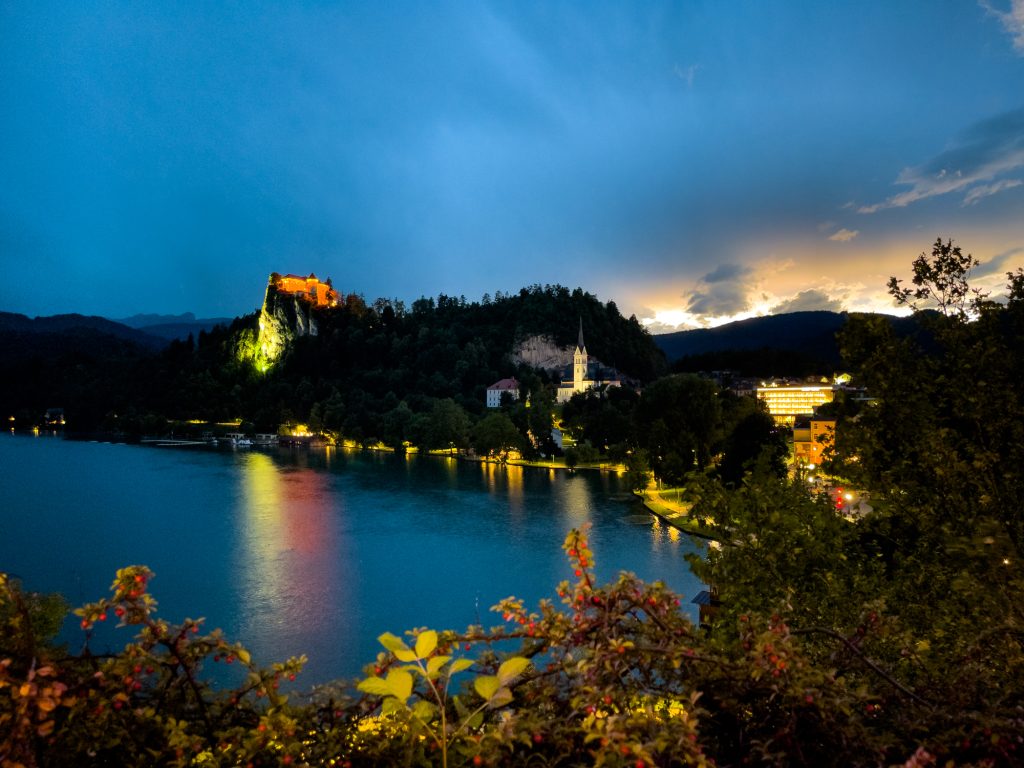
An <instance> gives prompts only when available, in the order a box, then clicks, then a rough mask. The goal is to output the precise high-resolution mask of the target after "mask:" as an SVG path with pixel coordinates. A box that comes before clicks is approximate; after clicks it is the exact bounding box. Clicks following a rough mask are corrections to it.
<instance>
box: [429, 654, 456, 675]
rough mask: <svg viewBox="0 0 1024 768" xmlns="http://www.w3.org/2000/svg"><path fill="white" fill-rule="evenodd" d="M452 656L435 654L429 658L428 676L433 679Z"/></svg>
mask: <svg viewBox="0 0 1024 768" xmlns="http://www.w3.org/2000/svg"><path fill="white" fill-rule="evenodd" d="M450 658H451V656H435V657H434V658H432V659H427V677H429V678H431V679H433V678H434V677H436V676H437V673H438V672H440V671H441V667H443V666H444V665H445V664H446V663H447V662H448V659H450Z"/></svg>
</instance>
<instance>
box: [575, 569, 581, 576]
mask: <svg viewBox="0 0 1024 768" xmlns="http://www.w3.org/2000/svg"><path fill="white" fill-rule="evenodd" d="M582 575H583V571H581V570H580V569H579V568H577V569H576V576H577V577H579V576H582Z"/></svg>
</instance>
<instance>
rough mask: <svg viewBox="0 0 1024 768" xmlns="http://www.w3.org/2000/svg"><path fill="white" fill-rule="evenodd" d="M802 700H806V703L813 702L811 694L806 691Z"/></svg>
mask: <svg viewBox="0 0 1024 768" xmlns="http://www.w3.org/2000/svg"><path fill="white" fill-rule="evenodd" d="M804 701H806V702H807V703H808V704H813V703H814V697H813V696H811V694H809V693H808V694H807V695H806V696H804Z"/></svg>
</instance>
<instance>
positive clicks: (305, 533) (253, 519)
mask: <svg viewBox="0 0 1024 768" xmlns="http://www.w3.org/2000/svg"><path fill="white" fill-rule="evenodd" d="M303 458H304V457H303ZM324 462H325V466H328V467H329V466H330V462H331V454H330V453H328V454H327V455H326V456H325V458H324ZM300 463H304V462H300ZM239 465H240V469H241V471H240V472H239V474H238V478H239V482H240V484H241V489H242V494H241V496H240V499H239V501H240V504H239V509H238V514H237V516H236V519H237V523H238V529H239V530H238V533H239V541H240V543H241V546H240V547H239V548H238V550H237V552H236V573H237V578H238V580H239V584H240V593H239V594H240V602H241V604H240V606H239V611H240V616H239V618H240V620H241V625H240V629H241V632H242V635H243V636H244V637H247V638H248V637H258V638H259V644H260V645H261V646H264V647H268V648H289V647H292V645H293V643H292V642H291V640H293V639H294V636H295V634H296V631H297V630H299V629H300V628H301V632H302V633H308V632H313V633H318V632H321V631H323V630H324V629H326V628H327V627H328V625H329V624H330V621H331V617H332V616H334V615H336V614H337V613H338V612H339V611H342V612H346V606H347V604H348V603H349V602H350V600H349V595H348V589H347V587H348V585H347V581H348V580H347V578H346V574H345V571H346V563H347V560H348V555H347V552H346V546H345V541H344V538H343V537H341V536H338V535H337V533H338V531H337V528H338V524H339V522H340V521H343V520H344V515H345V509H344V504H343V500H342V499H341V498H339V497H338V496H337V495H336V494H332V493H331V492H330V489H329V487H328V482H327V480H328V479H329V477H330V476H329V475H328V474H326V473H324V472H320V471H317V470H314V469H310V468H308V467H304V466H299V467H297V468H282V467H280V466H279V465H278V464H277V463H275V461H274V460H273V459H272V458H271V457H270V456H268V455H266V454H263V453H248V454H243V455H241V456H240V457H239Z"/></svg>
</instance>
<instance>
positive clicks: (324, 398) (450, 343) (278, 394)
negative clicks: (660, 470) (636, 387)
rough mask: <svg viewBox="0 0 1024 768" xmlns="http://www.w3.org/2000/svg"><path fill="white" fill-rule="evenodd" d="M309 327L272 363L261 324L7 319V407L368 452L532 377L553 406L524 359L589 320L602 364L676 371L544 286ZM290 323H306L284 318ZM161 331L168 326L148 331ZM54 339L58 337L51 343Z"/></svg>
mask: <svg viewBox="0 0 1024 768" xmlns="http://www.w3.org/2000/svg"><path fill="white" fill-rule="evenodd" d="M300 303H301V300H300ZM307 315H308V317H307ZM303 316H304V317H305V318H306V320H307V326H306V328H307V330H308V329H310V328H312V327H313V326H314V325H315V327H316V334H315V335H314V334H312V333H308V334H306V335H303V333H301V332H300V329H299V328H297V327H296V328H295V329H294V330H295V332H294V333H285V334H283V336H284V337H285V339H284V341H285V343H284V346H283V353H282V354H281V355H280V357H279V358H275V359H273V360H267V359H262V360H261V359H260V354H261V353H260V349H261V342H260V339H259V337H258V333H259V330H258V315H256V314H254V315H248V316H246V317H243V318H238V319H236V320H234V321H232V322H231V324H230V325H229V326H224V325H218V326H216V327H214V328H212V329H210V330H209V332H206V333H199V334H193V338H192V339H191V340H189V339H188V338H187V336H186V338H185V339H184V340H175V341H171V342H170V343H169V344H167V343H166V342H165V341H164V340H160V339H155V337H154V336H152V335H151V334H150V333H148V330H149V329H151V328H152V326H150V327H149V328H147V332H144V331H142V330H137V329H132V328H128V327H127V326H125V325H123V324H120V323H114V322H112V321H109V320H104V319H102V318H84V319H67V318H64V319H60V318H41V319H38V320H35V321H33V320H30V319H29V318H26V317H24V316H20V315H5V316H4V318H5V320H4V323H0V331H2V332H3V333H2V335H3V336H4V337H6V338H7V340H8V343H7V344H6V346H0V371H2V372H3V374H4V377H5V380H6V381H5V383H3V384H0V408H3V409H5V410H8V411H9V412H11V413H15V412H17V413H23V412H24V413H27V414H32V413H41V411H40V409H41V408H42V409H45V408H46V407H50V406H60V407H64V408H65V410H66V412H67V414H68V419H69V425H71V426H73V427H74V428H75V429H80V430H92V429H96V428H101V427H102V428H108V429H109V428H117V429H124V428H125V426H124V425H125V419H124V416H123V414H125V413H134V414H138V415H139V416H140V417H141V416H145V417H147V418H148V417H150V416H152V417H158V418H169V419H182V420H185V419H206V420H213V421H225V420H230V419H236V418H242V419H243V420H245V421H246V422H249V423H252V424H255V425H257V426H259V427H260V428H261V429H263V430H273V429H276V428H277V426H278V425H279V424H281V423H284V422H289V421H290V422H298V423H304V424H306V423H308V424H313V425H322V426H324V427H326V428H330V429H335V430H343V431H345V432H346V434H349V435H351V436H353V437H354V438H358V439H364V438H366V439H369V438H371V437H380V436H389V437H392V438H394V437H395V435H396V434H401V433H402V430H403V429H404V428H405V426H407V422H408V421H409V419H410V418H411V417H412V416H417V415H421V414H424V413H427V412H430V411H431V410H432V409H433V408H434V406H435V404H436V403H437V402H438V401H444V400H449V399H450V400H452V401H454V403H456V404H457V405H458V406H459V407H460V408H462V409H463V410H464V411H465V412H466V413H467V414H468V415H469V416H470V417H473V418H477V417H480V416H481V415H483V413H484V410H485V408H484V402H485V394H486V387H487V386H488V385H489V384H491V383H493V382H494V381H497V380H498V379H500V378H505V377H508V376H518V377H520V378H521V379H522V380H523V381H524V384H525V386H526V387H527V390H526V391H530V392H532V393H534V396H535V398H542V399H543V398H545V397H547V396H548V395H550V394H552V393H553V384H554V378H557V374H556V375H554V376H553V375H552V374H545V373H536V372H534V371H533V370H532V369H531V368H530V367H528V366H524V365H522V364H521V363H519V362H517V361H516V360H514V359H513V356H512V353H513V350H514V349H515V347H516V345H517V343H519V342H521V341H523V340H524V339H526V338H529V337H532V336H538V335H546V336H548V337H549V338H550V339H551V341H552V342H553V343H554V344H557V345H561V346H564V345H567V344H572V343H574V342H575V340H576V335H577V333H578V329H579V323H580V321H581V320H582V322H583V327H584V332H585V335H586V343H587V348H588V351H589V352H590V354H591V355H592V356H593V357H594V358H596V359H598V360H600V361H602V362H603V363H605V364H606V365H609V366H614V367H615V368H617V369H619V370H620V371H622V372H623V373H624V374H626V375H627V376H629V377H632V378H635V379H637V380H639V381H642V382H649V381H651V380H653V379H655V378H657V377H658V376H660V375H662V374H663V373H665V372H666V370H667V365H666V362H665V358H664V355H663V354H662V353H661V351H660V350H659V349H658V347H657V345H656V344H655V343H654V340H653V339H652V337H651V335H650V334H649V333H648V332H647V331H646V330H645V329H644V328H643V326H642V325H640V323H639V322H638V321H637V320H636V318H635V317H630V318H625V317H623V316H622V315H621V314H620V313H619V311H618V308H617V307H616V306H615V303H614V302H611V301H608V302H602V301H600V300H598V298H597V297H596V296H594V295H593V294H590V293H586V292H585V291H583V290H582V289H579V288H577V289H575V290H570V289H568V288H565V287H563V286H543V287H541V286H531V287H528V288H523V289H522V290H520V291H519V292H517V293H514V294H498V295H496V296H494V297H490V296H484V297H483V299H482V300H481V301H479V302H469V301H467V300H466V299H465V298H463V297H458V298H456V297H450V296H444V295H441V296H438V297H437V298H433V297H430V298H426V297H425V298H420V299H418V300H416V301H414V302H412V303H411V305H410V306H406V304H405V303H404V302H402V301H397V300H389V299H378V300H376V301H374V302H373V303H372V304H371V303H367V302H366V301H364V300H363V299H362V298H361V297H360V296H358V295H355V294H352V295H349V296H348V297H346V298H345V299H344V300H343V301H342V302H340V303H339V305H338V306H336V307H311V308H310V309H309V310H308V311H304V313H303ZM69 317H70V316H69ZM289 317H291V318H292V319H293V320H294V319H295V318H297V315H295V314H294V313H292V314H291V315H288V314H287V313H284V314H282V318H284V319H285V320H286V321H287V319H288V318H289ZM129 319H132V318H129ZM152 319H163V318H142V319H141V320H142V322H149V321H151V320H152ZM311 319H312V320H315V323H309V322H308V321H309V320H311ZM132 320H133V321H136V322H138V321H139V319H137V318H136V319H132ZM85 321H88V322H85ZM90 324H91V326H90ZM85 326H90V327H91V330H90V328H88V327H85ZM42 328H47V329H52V333H51V334H50V335H49V336H45V337H44V335H41V334H40V332H39V331H40V329H42ZM87 333H91V334H93V336H94V337H95V338H93V337H88V338H87V337H86V336H85V335H83V334H87ZM115 334H116V335H115ZM114 342H116V343H114ZM161 347H163V348H162V349H161ZM77 382H81V383H80V384H79V383H77ZM545 393H547V394H545ZM115 413H116V414H119V417H118V420H117V421H116V423H114V422H113V414H115ZM396 425H397V426H396ZM399 427H400V428H399ZM396 430H397V431H396Z"/></svg>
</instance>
